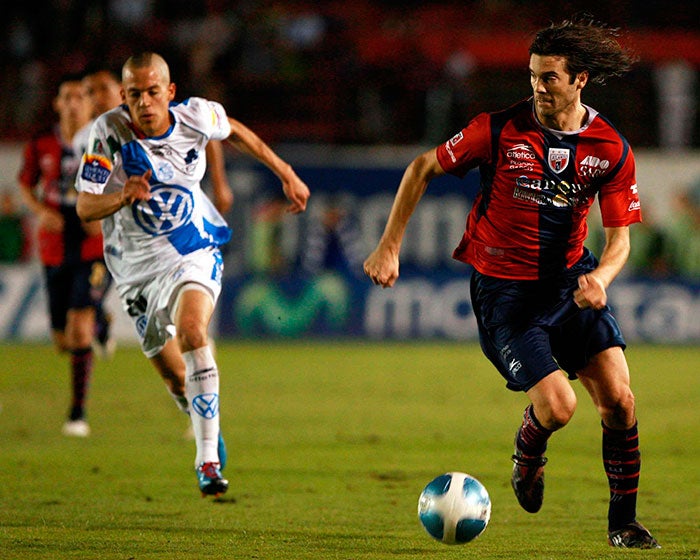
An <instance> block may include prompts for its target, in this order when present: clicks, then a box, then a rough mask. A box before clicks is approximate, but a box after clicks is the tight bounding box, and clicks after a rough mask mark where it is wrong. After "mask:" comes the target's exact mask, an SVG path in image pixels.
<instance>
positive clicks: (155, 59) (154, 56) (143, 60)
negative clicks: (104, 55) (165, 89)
mask: <svg viewBox="0 0 700 560" xmlns="http://www.w3.org/2000/svg"><path fill="white" fill-rule="evenodd" d="M148 67H153V68H155V69H156V70H157V71H158V73H159V74H160V76H161V78H163V80H164V81H165V82H166V83H168V84H169V83H170V68H169V67H168V63H167V62H165V59H164V58H163V57H162V56H160V55H159V54H158V53H154V52H150V51H146V52H142V53H139V54H135V55H132V56H130V57H129V59H128V60H127V61H126V62H125V63H124V66H122V81H123V80H124V79H125V78H126V74H127V72H129V71H130V70H135V69H136V68H148Z"/></svg>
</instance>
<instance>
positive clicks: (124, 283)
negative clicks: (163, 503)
mask: <svg viewBox="0 0 700 560" xmlns="http://www.w3.org/2000/svg"><path fill="white" fill-rule="evenodd" d="M122 90H123V94H124V99H125V102H126V105H125V106H123V107H119V108H117V109H114V110H112V111H110V112H108V113H106V114H104V115H102V116H100V117H99V118H98V119H97V121H96V122H95V125H94V126H93V128H92V131H91V134H90V141H89V142H88V151H87V152H86V153H85V155H84V156H83V161H82V164H81V167H80V171H79V172H78V182H77V185H78V190H79V191H80V194H79V195H78V213H79V215H80V216H81V217H82V218H83V219H85V220H90V221H93V220H102V221H103V230H104V235H105V255H106V260H107V265H108V266H109V269H110V271H111V272H112V275H113V277H114V280H115V284H116V288H117V291H118V293H119V297H120V299H121V301H122V304H123V306H124V309H125V310H126V311H127V313H128V314H129V315H130V316H131V318H132V319H133V321H134V325H135V327H136V331H137V333H138V336H139V338H140V341H141V348H142V350H143V352H144V354H145V355H146V357H147V358H149V359H150V360H151V362H152V364H153V365H154V367H155V368H156V370H157V371H158V372H159V374H160V375H161V377H162V378H163V380H164V381H165V383H166V385H167V387H168V389H169V391H170V393H171V394H172V396H173V397H174V399H175V401H176V403H177V404H178V406H179V407H180V408H181V409H182V410H184V411H185V412H188V413H189V415H190V419H191V421H192V427H193V431H194V435H195V442H196V447H197V453H196V457H195V472H196V474H197V479H198V484H199V489H200V490H201V492H202V494H204V495H218V494H222V493H224V492H226V490H227V489H228V481H227V480H226V479H225V478H223V475H222V473H221V471H222V469H223V468H224V466H225V462H226V452H225V447H224V445H223V439H222V437H221V433H220V422H219V418H220V416H219V373H218V368H217V364H216V361H215V359H214V356H213V353H212V351H211V348H210V345H209V338H208V333H207V327H208V325H209V321H210V319H211V316H212V313H213V311H214V306H215V304H216V301H217V299H218V296H219V293H220V291H221V277H222V271H223V259H222V255H221V251H220V247H221V245H223V244H224V243H226V242H227V241H228V240H229V238H230V235H231V232H230V230H229V228H228V226H227V225H226V222H225V221H224V220H223V218H222V217H221V215H220V214H219V213H218V211H217V210H216V209H215V208H214V206H213V205H212V204H211V203H210V202H209V199H208V198H207V197H206V196H204V194H203V193H202V190H201V188H200V181H201V180H202V177H203V176H204V172H205V168H206V161H205V151H204V150H205V146H206V145H207V143H208V142H209V141H210V140H225V139H227V140H229V142H230V143H232V144H233V145H234V146H235V147H236V148H238V149H239V150H241V151H242V152H243V153H245V154H247V155H249V156H252V157H254V158H255V159H257V160H258V161H260V162H261V163H262V164H264V165H265V166H267V167H268V168H269V169H270V170H271V171H272V172H274V173H275V174H276V175H277V176H278V177H279V179H280V181H281V183H282V189H283V191H284V193H285V195H286V196H287V198H288V200H289V202H290V203H289V206H288V211H290V212H292V213H298V212H302V211H304V210H305V209H306V202H307V199H308V197H309V189H308V187H307V186H306V185H305V184H304V183H303V182H302V181H301V180H300V179H299V177H298V176H297V175H296V173H295V172H294V170H293V169H292V168H291V166H290V165H289V164H287V163H285V162H284V161H283V160H281V159H280V158H279V157H278V156H277V155H276V154H275V153H274V152H273V151H272V150H271V149H270V147H269V146H267V144H265V143H264V142H263V141H262V140H261V139H260V138H259V137H258V136H257V135H256V134H255V133H253V132H252V131H251V130H250V129H248V128H247V127H245V126H244V125H243V124H241V123H240V122H238V121H237V120H235V119H232V118H230V117H228V116H227V115H226V112H225V110H224V108H223V107H222V106H221V105H220V104H219V103H216V102H213V101H208V100H205V99H202V98H189V99H187V100H185V101H184V102H182V103H172V104H171V102H172V101H173V100H174V98H175V84H174V83H172V82H171V81H170V70H169V68H168V65H167V63H166V62H165V60H163V58H162V57H161V56H159V55H157V54H155V53H142V54H139V55H135V56H132V57H131V58H130V59H129V60H127V62H126V63H125V64H124V67H123V69H122Z"/></svg>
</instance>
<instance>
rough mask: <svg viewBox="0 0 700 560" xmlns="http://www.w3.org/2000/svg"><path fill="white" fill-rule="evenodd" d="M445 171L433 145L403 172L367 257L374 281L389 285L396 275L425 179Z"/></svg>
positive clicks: (388, 286) (366, 265)
mask: <svg viewBox="0 0 700 560" xmlns="http://www.w3.org/2000/svg"><path fill="white" fill-rule="evenodd" d="M444 173H445V172H444V171H443V169H442V167H441V166H440V163H439V162H438V160H437V155H436V153H435V149H432V150H429V151H427V152H425V153H424V154H422V155H420V156H418V157H417V158H416V159H414V160H413V161H412V162H411V163H410V164H409V166H408V167H407V168H406V171H405V172H404V174H403V177H402V179H401V183H400V184H399V188H398V191H397V192H396V197H395V198H394V204H393V205H392V207H391V212H390V213H389V219H388V220H387V223H386V226H385V228H384V233H383V234H382V237H381V239H380V240H379V243H378V244H377V247H376V249H375V250H374V251H373V252H372V253H371V254H370V255H369V257H367V260H365V264H364V270H365V274H366V275H367V276H369V278H370V279H371V280H372V282H374V283H375V284H377V285H379V286H382V287H383V288H390V287H391V286H393V285H394V282H396V279H397V278H398V277H399V253H400V251H401V243H402V241H403V236H404V233H405V232H406V226H407V225H408V220H409V219H410V217H411V215H412V214H413V211H414V210H415V209H416V206H417V205H418V202H419V201H420V199H421V198H422V197H423V193H425V189H426V188H427V187H428V183H430V181H431V180H433V179H434V178H435V177H437V176H439V175H444Z"/></svg>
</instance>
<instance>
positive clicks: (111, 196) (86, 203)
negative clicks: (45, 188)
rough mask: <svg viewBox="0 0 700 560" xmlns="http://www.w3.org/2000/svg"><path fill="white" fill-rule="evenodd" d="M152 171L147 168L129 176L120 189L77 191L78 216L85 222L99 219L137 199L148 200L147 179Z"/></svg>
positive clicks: (149, 194) (149, 190) (149, 188)
mask: <svg viewBox="0 0 700 560" xmlns="http://www.w3.org/2000/svg"><path fill="white" fill-rule="evenodd" d="M152 173H153V172H152V171H151V170H150V169H149V170H148V171H146V172H145V173H144V174H143V175H133V176H131V177H129V178H128V179H127V180H126V182H125V183H124V187H123V188H122V190H121V191H117V192H113V193H108V194H94V193H88V192H79V193H78V202H77V205H76V211H77V212H78V216H79V217H80V219H81V220H83V221H85V222H91V221H93V220H101V219H102V218H106V217H107V216H111V215H112V214H114V213H115V212H118V211H119V210H121V209H122V208H123V207H124V206H130V205H131V204H133V203H134V202H136V201H138V200H149V199H150V198H151V187H150V185H149V184H148V180H149V179H150V178H151V174H152Z"/></svg>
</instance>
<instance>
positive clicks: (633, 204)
mask: <svg viewBox="0 0 700 560" xmlns="http://www.w3.org/2000/svg"><path fill="white" fill-rule="evenodd" d="M641 207H642V205H641V204H640V202H639V201H638V200H633V201H632V202H630V205H629V207H628V208H627V211H628V212H634V211H635V210H639V209H640V208H641Z"/></svg>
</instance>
